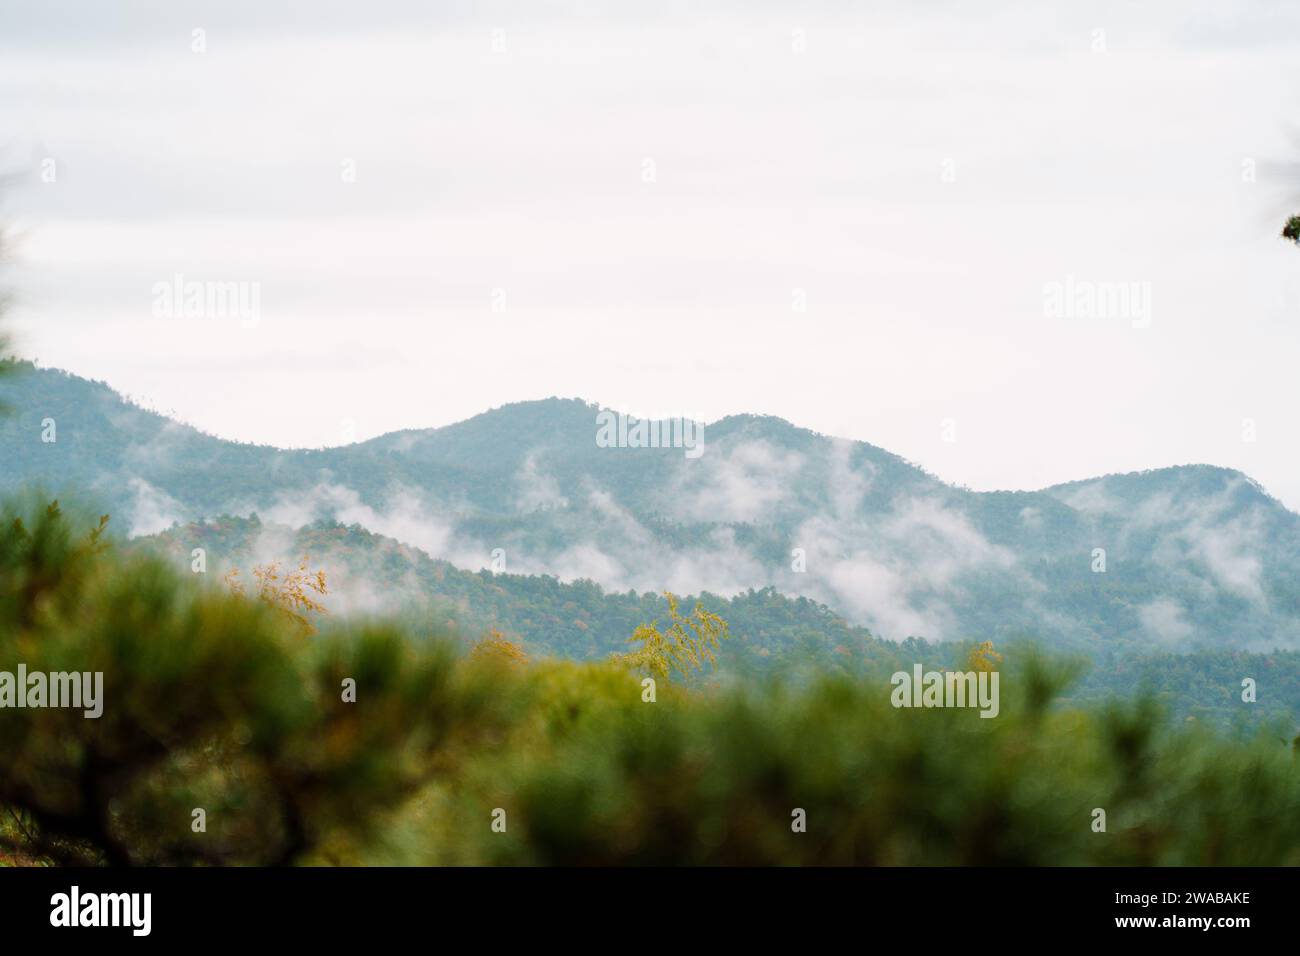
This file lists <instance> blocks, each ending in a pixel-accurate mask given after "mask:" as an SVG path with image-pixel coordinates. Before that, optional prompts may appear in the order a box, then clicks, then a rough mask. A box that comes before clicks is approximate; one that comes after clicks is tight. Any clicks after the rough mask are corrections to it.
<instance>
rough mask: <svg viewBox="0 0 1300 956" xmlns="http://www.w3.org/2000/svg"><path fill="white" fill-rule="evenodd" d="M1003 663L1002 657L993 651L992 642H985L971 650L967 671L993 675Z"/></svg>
mask: <svg viewBox="0 0 1300 956" xmlns="http://www.w3.org/2000/svg"><path fill="white" fill-rule="evenodd" d="M1001 663H1002V655H1001V654H999V653H998V652H997V651H995V650H994V649H993V642H992V641H985V642H984V643H982V644H977V645H975V646H974V647H972V648H971V651H970V656H969V657H967V658H966V669H967V670H968V671H975V672H976V673H977V674H978V673H991V672H993V671H995V670H997V669H998V665H999V664H1001Z"/></svg>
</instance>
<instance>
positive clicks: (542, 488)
mask: <svg viewBox="0 0 1300 956" xmlns="http://www.w3.org/2000/svg"><path fill="white" fill-rule="evenodd" d="M0 401H3V402H6V403H7V404H9V405H10V406H12V407H13V408H14V409H15V411H14V413H13V414H10V415H9V416H7V417H6V418H3V419H0V435H3V437H4V446H5V452H6V454H5V456H4V461H3V462H0V491H4V492H10V493H11V492H13V491H15V490H17V489H19V488H21V487H25V486H28V485H33V484H40V485H44V486H45V487H47V488H49V489H50V490H51V491H54V492H60V491H62V489H64V488H68V489H72V490H74V491H75V492H77V493H80V494H84V495H88V496H89V497H90V498H91V500H93V501H95V502H97V503H102V504H103V506H104V507H105V509H106V510H109V511H110V512H111V513H113V514H114V515H115V516H117V517H118V519H119V524H121V525H123V526H124V527H126V528H127V529H128V530H129V531H130V532H131V533H132V534H138V535H145V534H150V533H154V532H157V531H160V530H163V529H165V528H167V527H169V526H171V525H172V524H184V523H187V522H191V521H195V520H201V519H203V518H206V517H211V516H216V515H248V514H252V513H257V514H260V515H262V516H264V517H266V518H267V519H268V520H271V521H273V522H277V523H282V524H286V525H290V526H293V527H304V526H307V525H310V524H312V523H313V522H315V521H319V520H337V521H340V522H342V523H344V524H360V525H362V526H364V527H366V528H369V529H370V530H372V531H375V532H377V533H381V534H385V535H388V536H390V537H393V538H397V539H399V540H402V541H404V542H406V543H408V544H411V545H413V546H416V547H419V548H421V549H422V550H424V551H426V552H427V553H429V554H430V555H432V556H434V557H436V558H441V559H445V560H448V561H451V562H452V563H453V564H455V565H457V566H459V567H464V568H470V569H473V568H483V567H489V566H496V564H498V563H500V564H502V565H503V569H505V570H509V571H512V572H519V573H521V574H525V575H528V574H551V575H554V576H556V577H557V578H559V579H561V580H568V581H574V580H581V579H590V580H592V581H597V582H600V583H601V584H602V585H603V586H605V587H607V588H609V589H612V590H615V591H623V590H628V589H631V590H636V591H642V592H654V593H658V592H661V591H663V590H673V591H675V592H679V593H697V592H700V591H710V592H713V593H716V594H720V595H724V596H725V595H728V594H737V593H742V592H744V591H746V590H750V589H761V588H764V587H768V586H771V587H775V588H776V589H777V590H778V591H779V592H781V593H783V594H789V595H796V596H804V597H807V598H809V599H811V600H815V601H818V602H820V603H822V604H825V605H827V606H829V607H831V608H833V609H834V610H835V611H836V612H837V613H840V614H842V615H844V616H845V617H846V618H847V619H849V620H850V621H852V622H853V623H854V624H857V625H861V626H864V627H867V628H869V629H870V630H871V631H872V632H873V633H876V634H880V635H883V636H886V637H889V638H894V639H898V638H903V637H907V636H913V635H915V636H924V637H927V638H931V639H938V640H952V639H958V638H963V637H968V636H980V635H982V636H985V637H990V638H996V637H999V636H1001V637H1006V636H1009V635H1012V634H1021V633H1025V632H1030V631H1032V632H1038V633H1041V634H1043V635H1044V639H1045V640H1047V641H1048V643H1051V644H1057V645H1061V646H1066V647H1074V648H1090V647H1097V646H1102V645H1104V646H1117V645H1127V646H1137V647H1147V648H1149V649H1168V648H1169V647H1179V648H1190V647H1197V646H1208V647H1217V646H1233V647H1246V648H1250V647H1267V646H1271V645H1276V646H1282V647H1290V646H1300V588H1298V587H1297V585H1296V584H1295V583H1294V582H1293V575H1292V573H1291V569H1292V568H1294V567H1295V566H1296V564H1297V562H1300V516H1297V515H1296V514H1295V513H1294V512H1291V511H1290V510H1288V509H1286V508H1285V506H1283V505H1282V504H1281V502H1279V501H1278V500H1277V499H1275V498H1273V497H1272V496H1270V495H1269V494H1268V493H1267V491H1266V490H1264V489H1263V488H1262V487H1261V486H1260V485H1259V484H1258V483H1257V482H1255V481H1253V480H1252V479H1250V478H1249V476H1247V475H1245V474H1243V473H1242V472H1239V471H1237V470H1235V469H1228V468H1223V467H1220V466H1213V465H1176V466H1169V467H1166V468H1162V469H1153V470H1149V471H1145V472H1127V473H1120V474H1113V475H1101V476H1096V477H1091V478H1082V479H1078V480H1076V481H1071V482H1066V483H1062V484H1058V485H1052V486H1049V487H1048V488H1045V489H1041V490H1034V491H972V490H970V489H967V488H963V487H961V486H958V485H951V484H948V483H946V482H944V481H942V480H941V479H939V478H937V477H936V476H934V475H931V474H930V473H928V472H927V471H925V470H924V469H922V468H920V467H918V466H916V465H914V464H912V463H910V462H907V461H906V460H905V459H902V458H901V457H899V456H897V455H894V454H892V453H890V452H888V451H885V450H884V449H881V448H878V447H877V446H874V445H871V444H869V443H866V442H858V441H852V440H848V439H837V438H832V437H828V436H824V435H821V434H819V433H817V432H813V431H811V430H808V429H802V428H799V427H798V426H795V425H792V424H791V423H789V422H787V421H785V420H784V419H780V418H777V417H775V416H759V415H734V416H727V417H726V418H723V419H720V420H719V421H718V422H716V423H714V424H713V425H707V424H706V426H705V433H704V435H705V437H704V446H705V453H704V454H703V455H702V456H701V457H700V458H698V459H695V460H691V459H688V458H686V457H685V456H684V455H683V452H682V449H680V448H676V449H674V448H628V449H614V448H601V447H598V446H597V444H596V442H595V440H594V439H595V428H596V422H595V413H596V412H597V411H598V410H600V409H599V406H596V405H594V404H592V403H588V402H585V401H583V400H581V399H558V398H551V399H539V400H534V401H529V402H517V403H510V404H508V405H505V406H502V407H500V408H498V409H494V410H491V411H488V412H484V413H481V414H480V415H477V416H473V417H471V418H469V419H466V420H464V421H462V422H457V423H453V424H452V425H448V426H442V427H439V428H431V429H408V430H404V431H398V432H390V433H387V434H385V435H382V436H377V437H376V438H373V439H369V440H367V441H365V442H359V443H354V444H351V445H347V446H337V447H332V448H324V449H281V448H276V447H274V446H267V445H255V444H250V443H239V442H232V441H230V440H227V439H222V438H219V437H217V436H210V435H206V434H205V433H203V432H202V431H200V430H198V429H196V428H194V427H193V426H190V425H186V424H184V423H178V422H176V421H174V420H172V419H170V418H168V417H166V416H164V415H162V414H161V413H159V412H156V411H152V410H149V409H145V408H142V407H139V406H138V405H136V404H133V403H132V402H130V401H129V400H128V399H126V398H124V397H123V396H121V395H119V394H118V393H116V392H114V391H113V390H112V389H111V388H110V387H109V386H107V385H105V384H103V383H95V382H92V381H90V380H87V379H84V378H81V377H79V376H75V375H73V374H71V373H66V372H61V371H57V370H51V369H39V368H35V367H31V366H29V367H28V369H27V370H26V374H23V375H19V376H7V377H6V380H5V381H3V382H0ZM46 419H53V420H54V423H55V426H56V429H57V439H56V441H54V442H43V441H41V434H42V431H43V426H42V423H43V422H44V421H45V420H46Z"/></svg>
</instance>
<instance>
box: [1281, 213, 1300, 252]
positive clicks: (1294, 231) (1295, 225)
mask: <svg viewBox="0 0 1300 956" xmlns="http://www.w3.org/2000/svg"><path fill="white" fill-rule="evenodd" d="M1282 238H1283V239H1290V240H1291V241H1292V242H1294V243H1295V244H1296V245H1300V216H1292V217H1291V218H1290V219H1288V220H1287V223H1286V225H1285V226H1284V227H1283V228H1282Z"/></svg>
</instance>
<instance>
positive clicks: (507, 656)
mask: <svg viewBox="0 0 1300 956" xmlns="http://www.w3.org/2000/svg"><path fill="white" fill-rule="evenodd" d="M470 657H472V658H474V659H475V660H480V661H485V660H491V661H497V662H498V663H501V664H509V665H510V666H512V667H515V666H523V665H524V664H527V663H528V652H527V651H525V650H524V649H523V648H522V647H520V646H519V645H518V644H516V643H515V642H514V641H511V640H507V639H506V636H505V634H503V633H502V632H501V631H498V630H497V629H496V628H493V629H492V630H490V631H488V632H487V634H486V635H484V636H483V637H482V638H481V639H480V640H479V641H478V643H477V644H475V645H474V647H473V648H472V649H471V650H470Z"/></svg>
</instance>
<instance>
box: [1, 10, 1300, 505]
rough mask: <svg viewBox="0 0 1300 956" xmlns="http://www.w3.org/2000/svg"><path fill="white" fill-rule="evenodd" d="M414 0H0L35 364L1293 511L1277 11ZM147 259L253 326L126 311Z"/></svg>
mask: <svg viewBox="0 0 1300 956" xmlns="http://www.w3.org/2000/svg"><path fill="white" fill-rule="evenodd" d="M425 6H428V5H427V4H417V3H414V2H411V3H397V2H390V3H382V2H373V0H372V2H367V3H365V4H345V3H342V2H335V0H321V2H317V3H313V4H288V3H284V4H261V3H253V2H245V0H227V2H224V3H184V2H168V3H162V2H157V3H124V4H120V5H114V7H113V8H112V10H113V11H115V12H110V9H109V8H107V6H106V5H101V4H96V3H91V2H89V0H87V2H85V3H80V4H73V3H61V2H58V0H46V2H31V3H21V2H11V3H8V4H6V5H5V7H4V9H3V10H2V11H0V130H3V131H4V132H3V134H2V135H3V141H2V142H0V149H2V150H3V152H2V153H0V156H2V157H3V164H4V165H5V166H6V167H8V168H10V169H14V170H18V169H32V168H37V169H39V168H40V163H41V162H42V160H44V159H46V158H53V159H54V161H55V167H54V169H55V172H56V179H55V181H54V182H42V181H41V180H40V178H39V176H32V177H31V178H29V179H28V180H27V181H26V183H25V184H24V185H21V186H19V187H17V188H16V189H11V190H10V191H9V194H8V196H7V197H6V202H5V206H4V209H3V213H4V215H5V218H6V219H7V220H8V221H9V222H10V223H12V224H13V225H15V226H16V227H17V228H18V231H19V232H20V233H21V243H20V246H19V248H18V250H17V261H16V264H15V268H12V269H9V270H8V271H7V279H8V282H9V284H10V285H12V286H14V287H16V289H17V292H18V295H19V300H18V303H17V306H16V307H15V308H14V309H13V310H12V312H11V315H10V325H11V327H13V328H14V329H15V330H16V331H17V332H18V333H19V335H20V340H19V345H20V348H21V350H22V352H23V353H24V354H26V355H28V356H35V357H38V358H39V360H40V361H41V362H42V364H45V365H49V366H56V367H62V368H67V369H69V370H71V371H74V372H77V373H79V374H82V375H87V376H90V377H93V378H99V379H104V380H106V381H108V382H109V383H110V384H111V385H113V386H114V387H116V388H118V389H119V390H121V391H123V392H126V393H128V394H130V395H132V396H134V397H136V398H138V399H141V400H143V401H145V402H146V403H147V404H149V405H151V406H153V407H156V408H158V409H160V410H163V411H167V412H170V413H174V414H176V415H177V416H179V417H181V418H183V419H185V420H186V421H189V422H191V423H193V424H195V425H197V426H199V427H201V428H204V429H205V430H208V431H211V432H214V433H216V434H219V435H222V436H225V437H229V438H236V439H241V440H252V441H260V442H269V443H274V444H280V445H294V446H303V445H306V446H314V445H320V444H336V443H338V442H339V441H341V440H342V437H343V435H344V434H345V431H344V429H345V425H344V424H343V423H344V422H345V421H348V420H350V421H351V422H353V423H355V435H356V437H357V438H360V439H364V438H367V437H371V436H373V435H377V434H381V433H383V432H386V431H391V430H393V429H398V428H411V427H426V426H436V425H444V424H448V423H450V422H454V421H458V420H461V419H463V418H466V417H469V416H471V415H473V414H476V413H478V412H481V411H483V410H485V409H487V408H490V407H495V406H499V405H502V404H505V403H507V402H512V401H518V400H523V399H531V398H541V397H546V396H549V395H562V396H577V397H582V398H585V399H588V400H591V401H598V402H600V403H602V404H605V405H609V406H613V407H617V408H620V409H623V410H626V411H630V412H633V413H636V414H643V415H644V414H656V415H679V414H684V415H691V416H694V417H698V418H702V419H706V420H713V419H716V418H718V417H721V416H723V415H726V414H731V413H736V412H763V413H770V414H776V415H780V416H782V417H784V418H787V419H789V420H791V421H793V422H794V423H796V424H799V425H803V426H807V427H811V428H815V429H818V430H820V431H825V432H831V433H834V434H839V435H844V436H848V437H852V438H858V439H863V440H866V441H870V442H873V443H874V444H877V445H881V446H883V447H885V448H887V449H889V450H891V451H894V452H897V453H899V454H901V455H904V456H906V457H907V458H910V459H912V460H914V461H916V462H918V463H920V464H922V465H924V466H926V467H927V468H929V469H930V470H932V471H934V472H935V473H937V474H938V475H939V476H940V477H942V478H945V479H947V480H949V481H954V482H958V483H962V484H966V485H969V486H971V487H974V488H978V489H991V488H1034V487H1041V486H1043V485H1047V484H1051V483H1054V482H1059V481H1065V480H1069V479H1073V478H1082V477H1088V476H1092V475H1096V474H1100V473H1104V472H1111V471H1127V470H1133V469H1139V468H1150V467H1159V466H1163V465H1169V464H1181V463H1187V462H1210V463H1214V464H1220V465H1226V466H1230V467H1235V468H1240V469H1242V470H1243V471H1245V472H1247V473H1248V474H1250V475H1251V476H1253V477H1255V478H1256V479H1258V480H1259V481H1261V482H1262V483H1263V484H1264V486H1265V487H1266V488H1267V489H1268V490H1269V491H1271V492H1272V493H1274V494H1276V495H1278V496H1279V497H1281V498H1282V499H1283V500H1284V501H1285V502H1287V503H1288V504H1289V505H1290V506H1291V507H1292V508H1300V469H1298V468H1297V467H1296V465H1297V460H1298V457H1300V456H1298V455H1297V447H1298V446H1297V439H1298V438H1300V425H1298V424H1297V420H1296V416H1297V412H1298V411H1300V402H1298V401H1297V391H1298V388H1297V374H1296V368H1297V359H1298V358H1300V250H1298V249H1295V248H1294V247H1290V246H1288V245H1287V244H1285V243H1283V242H1282V241H1281V240H1280V239H1278V238H1277V233H1278V231H1279V230H1280V228H1281V226H1282V223H1283V221H1284V220H1285V218H1286V215H1287V214H1288V213H1292V212H1300V138H1296V137H1295V136H1294V135H1293V131H1294V130H1295V129H1296V128H1298V127H1300V7H1297V5H1296V4H1285V3H1276V4H1269V3H1251V4H1246V3H1236V4H1230V3H1187V2H1165V3H1154V4H1142V5H1136V4H1127V3H1114V4H1111V3H1090V4H1086V5H1084V4H1077V3H1075V4H1069V3H1059V4H1057V3H983V4H978V5H976V4H955V3H953V4H946V3H933V4H907V5H903V4H899V5H897V6H894V5H889V4H870V5H868V4H861V5H853V4H847V3H825V4H818V5H808V4H798V5H796V4H793V3H791V4H787V5H781V4H773V3H739V2H737V3H732V4H713V5H709V4H690V5H689V8H688V5H686V4H678V5H673V6H670V7H667V8H665V9H668V10H670V11H672V12H661V13H659V14H656V15H654V16H647V17H636V16H632V15H630V14H628V13H626V12H617V13H614V12H611V11H616V10H618V9H619V6H622V7H627V6H628V5H626V4H623V5H619V6H616V5H613V4H610V5H607V6H606V5H600V4H581V5H572V4H569V5H556V4H547V3H536V2H534V3H524V2H518V3H506V4H492V3H482V4H474V5H463V6H462V5H456V4H443V5H439V6H440V9H442V10H443V12H441V13H439V14H438V15H436V16H434V15H427V14H425V13H422V12H421V8H422V7H425ZM976 7H980V8H983V9H982V10H980V11H977V10H975V9H974V8H976ZM1085 7H1086V9H1085ZM447 11H451V12H447ZM195 28H200V29H203V30H205V31H206V44H207V51H206V52H205V53H195V52H193V51H192V49H191V43H192V34H191V31H192V30H193V29H195ZM1098 30H1100V31H1104V32H1103V33H1100V34H1099V33H1096V32H1095V31H1098ZM494 31H502V32H501V33H495V32H494ZM796 31H802V32H801V33H800V34H796ZM799 36H802V37H803V38H804V42H805V43H806V49H805V50H804V51H803V52H797V51H796V49H795V48H796V46H797V43H798V38H799ZM494 37H496V39H497V47H498V49H495V50H494ZM502 38H503V39H504V50H503V51H502V50H501V49H500V48H499V47H500V42H501V39H502ZM1099 42H1100V43H1104V48H1105V49H1104V52H1094V49H1093V47H1094V45H1096V44H1098V43H1099ZM647 159H650V160H653V163H654V169H655V174H656V181H655V182H653V183H647V182H644V181H643V169H644V164H645V160H647ZM345 160H353V161H354V162H355V169H356V181H355V182H351V183H349V182H344V181H343V177H342V176H341V169H342V164H343V162H344V161H345ZM1251 161H1253V163H1254V167H1253V168H1254V169H1255V172H1256V177H1255V181H1253V182H1251V181H1249V179H1248V177H1246V176H1244V175H1243V170H1244V169H1246V168H1247V166H1245V165H1244V164H1247V163H1248V162H1251ZM948 163H950V165H947V164H948ZM945 169H949V170H952V171H953V172H954V181H952V182H945V181H944V176H943V173H944V171H945ZM176 273H181V274H183V275H184V276H185V277H186V278H187V279H192V280H213V281H227V280H233V281H242V282H249V283H253V282H256V283H260V292H261V313H260V321H259V322H258V324H257V325H256V327H255V328H245V327H243V325H242V324H241V323H240V322H239V320H238V319H237V318H225V319H210V320H193V319H184V318H170V319H168V318H156V317H155V316H154V314H153V311H152V306H153V291H152V290H153V287H154V284H155V283H158V282H168V281H171V280H172V278H173V276H174V275H175V274H176ZM1069 276H1073V277H1074V279H1075V281H1076V282H1121V281H1122V282H1140V283H1149V284H1150V285H1149V288H1150V290H1151V297H1152V298H1151V302H1152V310H1151V322H1150V327H1149V328H1134V327H1133V326H1134V324H1133V323H1132V322H1131V321H1128V320H1125V319H1124V318H1122V317H1102V318H1081V317H1075V318H1053V317H1050V316H1048V315H1047V314H1045V309H1044V287H1045V284H1047V283H1051V282H1064V281H1066V279H1067V277H1069ZM494 289H503V290H505V302H506V308H505V311H504V312H499V313H498V312H493V310H492V302H493V290H494ZM795 289H802V290H804V295H805V296H806V302H807V308H806V311H803V312H797V311H795V310H794V309H792V301H793V294H794V291H793V290H795ZM946 418H952V419H955V420H956V437H957V440H956V441H955V442H952V443H947V442H944V441H943V440H942V422H943V420H944V419H946ZM1244 419H1253V420H1254V422H1255V423H1256V433H1257V438H1256V440H1255V441H1254V442H1245V441H1243V440H1242V435H1243V424H1242V423H1243V420H1244ZM593 428H594V424H593Z"/></svg>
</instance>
